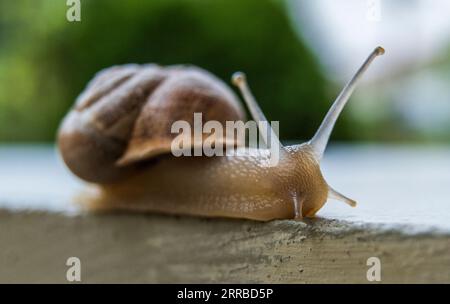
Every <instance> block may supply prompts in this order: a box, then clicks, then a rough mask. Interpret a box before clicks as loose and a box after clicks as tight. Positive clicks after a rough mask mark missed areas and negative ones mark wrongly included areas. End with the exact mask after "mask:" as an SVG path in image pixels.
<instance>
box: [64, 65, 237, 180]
mask: <svg viewBox="0 0 450 304" xmlns="http://www.w3.org/2000/svg"><path fill="white" fill-rule="evenodd" d="M194 113H202V115H203V122H205V121H210V120H217V121H219V122H222V123H225V121H230V120H231V121H237V120H244V119H245V114H244V110H243V109H242V107H241V105H240V103H239V102H238V99H237V98H236V96H235V94H234V93H233V92H232V91H231V90H230V88H229V87H228V86H227V85H226V84H225V83H223V82H222V81H221V80H219V79H218V78H217V77H215V76H214V75H212V74H211V73H209V72H207V71H205V70H203V69H200V68H198V67H193V66H169V67H161V66H158V65H154V64H148V65H123V66H115V67H111V68H108V69H105V70H103V71H101V72H99V73H98V74H97V75H96V76H95V78H94V79H93V80H92V81H91V82H90V83H89V84H88V86H87V88H86V89H85V91H84V92H82V93H81V94H80V96H79V97H78V98H77V101H76V103H75V106H74V107H73V109H72V110H71V111H70V112H69V113H68V114H67V115H66V117H65V118H64V121H63V122H62V124H61V127H60V130H59V133H58V145H59V148H60V151H61V155H62V157H63V159H64V161H65V163H66V164H67V166H68V167H69V168H70V169H71V170H72V172H73V173H75V174H76V175H77V176H79V177H80V178H82V179H84V180H87V181H90V182H96V183H109V182H114V181H116V180H119V179H121V178H122V177H124V176H126V175H128V174H129V173H132V172H133V171H134V170H136V168H137V167H138V165H137V163H139V162H142V161H144V160H149V159H151V158H153V157H155V156H157V155H161V154H165V153H170V147H171V142H172V140H173V138H175V136H177V134H172V133H171V126H172V124H173V122H175V121H177V120H185V121H187V122H189V123H191V125H192V123H193V117H194ZM223 140H224V141H226V140H225V138H223Z"/></svg>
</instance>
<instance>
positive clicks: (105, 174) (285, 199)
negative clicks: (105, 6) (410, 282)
mask: <svg viewBox="0 0 450 304" xmlns="http://www.w3.org/2000/svg"><path fill="white" fill-rule="evenodd" d="M383 53H384V50H383V48H381V47H377V48H376V49H375V50H374V51H373V52H372V53H371V54H370V55H369V57H368V58H367V59H366V60H365V62H364V63H363V64H362V66H361V67H360V68H359V70H358V71H357V72H356V74H355V75H354V76H353V78H352V79H351V80H350V81H349V82H348V83H347V84H346V86H345V87H344V88H343V90H342V91H341V93H340V94H339V95H338V97H337V98H336V100H335V101H334V103H333V104H332V106H331V108H330V110H329V111H328V113H327V114H326V116H325V118H324V120H323V121H322V123H321V125H320V127H319V128H318V130H317V132H316V133H315V134H314V136H313V138H312V139H311V140H310V141H308V142H306V143H303V144H300V145H293V146H283V145H282V144H281V143H280V141H279V139H278V137H277V136H276V134H275V132H273V130H270V131H271V132H270V138H271V139H272V140H275V142H276V143H277V144H278V145H276V146H278V149H279V151H278V152H279V157H280V159H279V161H278V164H277V165H276V166H268V165H267V163H268V162H269V160H270V154H271V151H270V150H268V149H255V148H248V147H240V146H237V147H236V149H245V152H244V153H236V154H237V155H233V156H229V155H225V156H217V157H175V156H173V155H171V153H170V146H171V142H172V140H173V137H171V136H172V135H170V134H169V132H170V125H171V123H172V122H173V121H175V120H180V119H183V118H185V120H187V121H190V119H192V116H193V113H198V112H201V113H203V117H204V119H205V120H206V121H208V120H217V121H220V122H225V121H229V120H232V121H236V120H243V118H244V114H243V113H244V112H243V110H242V108H241V106H240V104H239V103H238V101H237V100H236V98H235V96H234V95H233V94H234V93H233V92H232V91H231V90H230V89H229V88H228V87H227V86H226V85H225V84H224V83H222V82H221V81H220V80H218V79H217V78H216V77H215V76H214V75H212V74H210V73H208V72H206V71H204V70H201V69H199V68H193V67H190V68H186V67H180V66H171V67H167V68H162V67H159V66H155V65H146V66H137V65H129V66H122V67H116V68H112V69H111V70H109V71H107V72H103V73H100V74H99V75H98V76H96V77H95V78H94V80H93V81H92V82H91V83H90V84H89V85H88V87H87V89H86V91H85V92H84V93H82V94H81V95H80V97H79V100H78V101H77V103H76V105H75V106H74V108H73V109H72V110H71V111H70V112H69V113H68V115H67V116H66V118H65V119H64V121H63V123H62V125H61V127H60V130H59V133H58V147H59V149H60V151H61V155H62V158H63V160H64V162H65V163H66V165H67V166H68V167H69V169H70V170H71V171H72V172H73V173H74V174H76V175H77V176H78V177H80V178H82V179H84V180H85V181H88V182H91V183H93V184H94V185H95V191H94V193H93V194H91V195H89V196H88V197H86V198H85V202H86V203H87V204H88V206H89V207H90V208H91V209H96V208H97V209H107V210H111V209H122V210H135V211H144V212H147V211H151V212H160V213H168V214H187V215H197V216H207V217H233V218H247V219H253V220H259V221H268V220H272V219H291V218H295V219H301V218H303V217H313V216H314V215H315V214H316V212H317V211H318V210H319V209H320V208H321V207H322V206H323V205H324V204H325V202H326V201H327V199H328V198H331V199H337V200H340V201H343V202H345V203H347V204H349V205H350V206H353V207H354V206H356V202H355V201H354V200H352V199H350V198H348V197H346V196H344V195H342V194H340V193H339V192H337V191H336V190H334V189H333V188H332V187H330V186H329V185H328V184H327V182H326V181H325V179H324V177H323V175H322V173H321V170H320V161H321V159H322V156H323V154H324V151H325V148H326V146H327V143H328V140H329V137H330V134H331V132H332V130H333V127H334V125H335V122H336V120H337V119H338V117H339V114H340V113H341V111H342V109H343V108H344V106H345V104H346V103H347V101H348V100H349V98H350V95H351V94H352V92H353V90H354V89H355V87H356V85H357V83H358V82H359V80H360V79H361V77H362V75H363V73H364V72H365V71H366V70H367V68H368V67H369V65H370V63H371V62H372V61H373V60H374V58H375V57H377V56H378V55H382V54H383ZM233 83H234V84H235V85H236V86H237V87H238V88H239V90H240V92H241V94H242V96H243V99H244V101H245V103H246V105H247V107H248V109H249V112H250V113H251V116H252V118H253V120H254V121H255V122H256V123H257V124H258V125H259V124H260V123H261V122H266V121H267V119H266V118H265V116H264V114H263V112H262V111H261V109H260V108H259V106H258V104H257V102H256V100H255V98H254V96H253V94H252V92H251V91H250V88H249V87H248V85H247V83H246V79H245V76H244V74H243V73H239V72H238V73H235V74H234V75H233ZM117 87H119V88H120V90H119V89H115V88H117ZM261 135H262V138H263V139H264V140H265V141H266V144H267V140H268V138H267V135H266V134H265V132H263V133H262V134H261ZM225 140H226V139H225ZM268 146H270V145H268Z"/></svg>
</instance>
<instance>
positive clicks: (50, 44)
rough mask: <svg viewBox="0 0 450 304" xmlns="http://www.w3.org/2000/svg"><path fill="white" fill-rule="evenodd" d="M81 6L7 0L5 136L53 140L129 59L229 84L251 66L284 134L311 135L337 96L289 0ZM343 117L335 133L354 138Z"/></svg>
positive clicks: (1, 60) (1, 32)
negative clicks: (103, 79) (94, 82)
mask: <svg viewBox="0 0 450 304" xmlns="http://www.w3.org/2000/svg"><path fill="white" fill-rule="evenodd" d="M81 2H82V8H81V18H82V21H81V22H73V23H70V22H68V21H67V20H66V10H67V8H68V7H67V6H66V1H65V0H35V1H28V0H18V1H2V2H0V45H1V48H0V140H2V141H49V140H53V139H54V135H55V132H56V129H57V127H58V124H59V122H60V120H61V118H62V117H63V116H64V114H65V113H66V112H67V110H68V109H69V107H70V106H71V105H72V103H73V101H74V100H75V98H76V96H77V95H78V94H79V93H80V92H81V91H82V90H83V88H84V86H85V85H86V83H87V82H88V81H89V80H90V79H91V78H92V77H93V75H94V74H95V73H96V72H97V71H99V70H101V69H103V68H105V67H108V66H111V65H117V64H124V63H130V62H135V63H146V62H156V63H159V64H162V65H168V64H178V63H190V64H195V65H198V66H200V67H203V68H205V69H207V70H209V71H211V72H212V73H214V74H216V75H218V76H219V77H220V78H222V79H223V80H225V81H226V82H228V83H229V80H230V76H231V74H232V73H233V72H235V71H237V70H242V71H245V72H246V73H247V76H248V78H249V82H250V85H251V86H252V88H253V90H254V93H255V95H256V97H257V99H258V100H259V102H260V104H261V107H262V108H263V110H264V112H265V113H266V115H267V116H268V118H269V119H271V120H279V121H280V133H281V137H282V139H299V138H309V137H311V136H312V135H313V133H314V131H315V130H316V128H317V127H318V125H319V124H320V121H321V119H322V118H323V116H324V115H325V112H326V111H327V109H328V107H329V105H330V103H331V101H332V100H331V99H332V97H333V96H334V95H329V94H328V93H326V87H327V83H326V82H325V79H324V77H323V76H322V75H321V72H320V69H319V68H318V65H317V63H316V61H315V58H314V57H313V56H312V54H311V52H310V50H309V49H308V48H307V47H305V45H304V44H303V43H302V42H301V41H300V39H299V38H298V36H297V35H296V34H295V32H294V30H293V29H292V27H291V24H290V22H289V19H288V17H287V15H286V9H285V7H284V3H283V2H281V1H275V0H245V1H231V0H214V1H210V0H152V1H142V0H128V1H118V0H117V1H116V0H82V1H81ZM335 93H336V92H333V94H335ZM343 118H344V119H342V120H341V121H340V122H339V124H338V126H337V127H338V128H337V130H336V132H335V133H334V135H333V136H334V138H335V139H343V138H348V137H349V136H351V133H349V128H348V125H349V123H348V120H346V119H345V117H343Z"/></svg>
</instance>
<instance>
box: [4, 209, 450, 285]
mask: <svg viewBox="0 0 450 304" xmlns="http://www.w3.org/2000/svg"><path fill="white" fill-rule="evenodd" d="M0 243H1V244H2V245H1V246H2V250H0V282H2V283H13V282H29V283H38V282H39V283H48V282H57V283H64V282H67V281H66V271H67V266H65V263H66V260H67V258H68V257H71V256H76V257H78V258H80V260H81V263H82V267H81V268H82V282H85V283H95V282H102V283H113V282H114V283H117V282H120V283H125V282H126V283H130V282H136V283H143V282H147V283H160V282H161V283H176V282H178V283H185V282H189V283H206V282H213V283H216V282H238V283H241V282H257V283H261V282H270V283H368V281H367V279H366V272H367V269H368V266H366V261H367V259H368V258H369V257H371V256H376V257H378V258H380V260H381V263H382V282H383V283H407V282H408V283H420V282H423V283H433V282H436V283H437V282H446V283H450V256H449V254H448V253H449V252H450V238H449V236H448V235H443V234H421V235H417V234H416V235H405V234H402V233H400V232H396V231H383V230H379V229H376V228H370V229H368V228H363V227H361V228H354V227H352V225H348V224H346V223H344V222H339V221H333V220H324V219H319V220H313V221H308V222H307V223H303V222H295V221H274V222H269V223H258V222H252V221H240V220H224V219H198V218H189V217H172V216H162V215H161V216H160V215H136V214H103V215H76V216H67V215H62V214H56V213H44V212H20V213H15V212H8V211H1V212H0Z"/></svg>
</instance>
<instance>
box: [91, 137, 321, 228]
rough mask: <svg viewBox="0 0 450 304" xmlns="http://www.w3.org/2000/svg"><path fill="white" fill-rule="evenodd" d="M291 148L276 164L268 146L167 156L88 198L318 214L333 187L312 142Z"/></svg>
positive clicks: (192, 210)
mask: <svg viewBox="0 0 450 304" xmlns="http://www.w3.org/2000/svg"><path fill="white" fill-rule="evenodd" d="M287 151H288V153H286V154H285V155H284V156H283V159H280V163H279V165H278V166H273V167H270V166H267V164H268V162H269V158H268V155H269V154H268V150H263V149H260V150H257V149H253V150H250V152H249V153H246V154H245V155H243V156H223V157H220V156H218V157H179V158H176V157H173V156H170V155H167V156H165V157H163V158H161V159H159V160H158V161H157V162H156V163H154V164H151V165H149V166H150V167H149V168H148V169H147V170H141V172H140V173H138V174H136V175H134V176H133V177H131V178H129V179H126V180H124V181H122V182H120V183H116V184H111V185H101V186H99V193H97V194H96V195H95V196H93V197H91V198H90V199H89V200H88V201H89V204H90V208H94V209H96V208H100V209H111V208H117V209H125V210H139V211H156V212H162V213H169V214H191V215H200V216H208V217H232V218H247V219H253V220H260V221H267V220H272V219H286V218H294V217H297V218H301V217H302V216H306V217H311V216H314V214H315V213H316V212H317V211H318V210H319V209H320V208H321V207H322V206H323V204H325V202H326V200H327V196H328V185H327V184H326V182H325V180H324V178H323V176H322V173H321V172H320V167H319V164H318V162H317V161H316V159H315V157H314V155H313V151H312V150H311V148H310V146H309V145H306V144H305V145H299V146H291V147H288V149H287ZM296 210H301V213H302V214H301V215H300V214H298V215H297V216H296Z"/></svg>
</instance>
